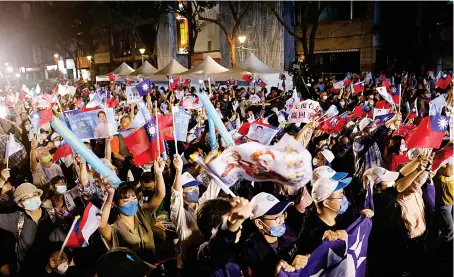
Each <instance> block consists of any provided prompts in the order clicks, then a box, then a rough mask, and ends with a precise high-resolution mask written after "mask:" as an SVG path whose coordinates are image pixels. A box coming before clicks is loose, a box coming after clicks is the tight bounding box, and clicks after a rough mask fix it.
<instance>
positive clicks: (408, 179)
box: [396, 150, 432, 192]
mask: <svg viewBox="0 0 454 277" xmlns="http://www.w3.org/2000/svg"><path fill="white" fill-rule="evenodd" d="M431 162H432V158H431V151H427V150H424V153H423V155H422V157H421V158H420V159H419V162H418V166H417V167H416V168H415V170H414V171H413V172H409V173H408V174H407V175H406V176H405V177H404V178H401V179H399V180H398V181H397V182H396V189H397V191H398V192H403V191H405V190H406V189H407V188H409V187H410V186H411V184H413V182H415V180H416V178H418V176H420V175H421V174H424V173H425V171H430V168H431V167H432V164H431ZM404 169H405V168H404ZM425 176H427V175H425ZM422 177H424V176H422ZM422 177H421V178H422ZM424 181H425V180H424ZM419 183H420V182H419Z"/></svg>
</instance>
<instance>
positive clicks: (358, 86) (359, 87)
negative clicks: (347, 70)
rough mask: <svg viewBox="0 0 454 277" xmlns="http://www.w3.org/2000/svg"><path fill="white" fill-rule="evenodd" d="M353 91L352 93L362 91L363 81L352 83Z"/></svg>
mask: <svg viewBox="0 0 454 277" xmlns="http://www.w3.org/2000/svg"><path fill="white" fill-rule="evenodd" d="M352 87H353V92H354V93H360V92H363V91H364V82H359V83H356V84H353V86H352Z"/></svg>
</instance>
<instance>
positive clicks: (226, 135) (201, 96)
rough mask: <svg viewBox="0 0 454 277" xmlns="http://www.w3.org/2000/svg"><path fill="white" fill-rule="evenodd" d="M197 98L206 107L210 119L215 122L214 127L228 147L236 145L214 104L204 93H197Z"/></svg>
mask: <svg viewBox="0 0 454 277" xmlns="http://www.w3.org/2000/svg"><path fill="white" fill-rule="evenodd" d="M197 97H199V99H200V101H201V102H202V104H203V106H204V107H205V110H206V112H207V114H208V117H209V118H211V119H212V120H213V123H214V126H215V127H216V128H217V129H218V131H219V133H220V134H221V137H222V138H223V139H224V140H225V142H226V143H227V144H228V145H234V142H233V139H232V137H231V136H230V134H229V132H228V131H227V128H225V126H224V123H223V122H222V120H221V118H220V117H219V115H218V113H217V112H216V110H215V108H214V107H213V104H212V103H211V101H210V99H208V97H207V95H206V94H204V93H197Z"/></svg>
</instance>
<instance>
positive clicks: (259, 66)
mask: <svg viewBox="0 0 454 277" xmlns="http://www.w3.org/2000/svg"><path fill="white" fill-rule="evenodd" d="M237 68H239V69H242V70H244V71H249V72H252V73H262V74H273V73H280V72H281V71H280V70H277V69H274V68H271V67H269V66H267V65H266V64H264V63H263V62H262V61H261V60H259V59H258V58H257V57H256V56H255V55H254V54H252V53H251V54H250V55H249V57H248V58H247V59H246V61H244V63H242V64H240V65H238V66H237Z"/></svg>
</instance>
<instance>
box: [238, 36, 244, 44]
mask: <svg viewBox="0 0 454 277" xmlns="http://www.w3.org/2000/svg"><path fill="white" fill-rule="evenodd" d="M238 40H239V41H240V43H241V44H243V43H244V42H245V41H246V36H238Z"/></svg>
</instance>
